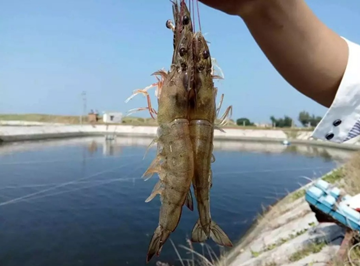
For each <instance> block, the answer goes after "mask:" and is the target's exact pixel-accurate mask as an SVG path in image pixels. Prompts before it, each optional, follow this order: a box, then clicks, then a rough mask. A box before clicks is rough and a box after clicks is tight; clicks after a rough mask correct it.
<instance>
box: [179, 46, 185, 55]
mask: <svg viewBox="0 0 360 266" xmlns="http://www.w3.org/2000/svg"><path fill="white" fill-rule="evenodd" d="M179 53H180V56H184V55H185V54H186V49H185V48H180V51H179Z"/></svg>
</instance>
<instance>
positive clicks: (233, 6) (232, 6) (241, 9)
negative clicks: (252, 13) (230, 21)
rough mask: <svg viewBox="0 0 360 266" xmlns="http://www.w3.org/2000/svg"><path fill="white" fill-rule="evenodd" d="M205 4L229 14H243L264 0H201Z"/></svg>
mask: <svg viewBox="0 0 360 266" xmlns="http://www.w3.org/2000/svg"><path fill="white" fill-rule="evenodd" d="M199 1H200V2H202V3H203V4H205V5H207V6H210V7H212V8H215V9H218V10H220V11H222V12H225V13H227V14H229V15H238V16H241V15H242V14H244V13H245V12H248V11H249V10H250V9H251V8H252V7H253V6H254V5H255V3H258V2H262V0H199Z"/></svg>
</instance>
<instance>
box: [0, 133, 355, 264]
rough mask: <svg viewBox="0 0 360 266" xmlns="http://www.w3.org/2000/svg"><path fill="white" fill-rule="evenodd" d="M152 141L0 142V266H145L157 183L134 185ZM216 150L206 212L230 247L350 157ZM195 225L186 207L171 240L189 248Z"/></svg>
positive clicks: (277, 147) (218, 145) (292, 149)
mask: <svg viewBox="0 0 360 266" xmlns="http://www.w3.org/2000/svg"><path fill="white" fill-rule="evenodd" d="M150 142H151V139H146V138H143V139H139V138H119V137H118V138H116V139H115V140H111V141H106V140H105V139H104V138H101V137H96V138H93V137H91V138H78V139H62V140H49V141H37V142H19V143H11V144H5V145H1V146H0V213H1V214H0V266H8V265H9V266H10V265H11V266H12V265H15V266H17V265H26V266H48V265H52V266H57V265H59V266H60V265H67V266H72V265H74V266H77V265H79V266H80V265H90V266H93V265H94V266H97V265H101V266H115V265H116V266H118V265H145V255H146V251H147V246H148V241H149V240H150V237H151V235H152V233H153V231H154V229H155V228H156V226H157V223H158V216H159V205H160V202H159V200H158V199H155V200H153V201H152V202H149V203H145V202H144V200H145V199H146V198H147V197H148V195H149V194H150V192H151V190H152V188H153V186H154V185H155V183H156V182H157V178H156V177H153V178H151V179H149V180H148V181H147V182H144V181H143V180H142V179H141V176H142V174H143V173H144V172H145V170H146V169H147V167H148V166H149V164H150V162H151V161H152V160H153V158H154V157H155V153H156V150H155V147H153V148H151V149H150V150H149V154H148V155H147V156H146V157H145V158H144V155H145V151H146V148H147V146H148V145H149V143H150ZM214 154H215V157H216V162H215V163H214V164H213V165H212V170H213V187H212V189H211V211H212V213H211V214H212V217H213V218H214V220H215V221H216V222H217V223H218V224H219V225H220V226H221V227H222V229H224V231H225V232H226V233H227V234H228V235H229V237H230V238H231V240H232V241H234V242H235V243H236V241H237V240H238V239H239V238H240V237H241V236H242V235H243V234H244V233H245V232H246V230H247V229H248V228H249V226H250V225H251V223H252V220H253V218H254V217H255V216H256V215H257V214H258V213H259V212H260V211H261V210H262V206H268V205H269V204H272V203H273V202H275V201H276V199H278V198H280V197H283V196H284V195H286V194H287V192H288V191H292V190H295V189H296V188H298V187H299V186H300V184H305V183H307V182H308V181H309V180H308V179H307V178H315V177H319V176H321V175H323V174H324V173H326V172H328V171H330V170H332V169H333V168H334V167H335V166H336V165H337V164H338V163H342V162H344V161H346V160H347V159H348V158H349V157H350V156H351V152H349V151H342V150H336V149H328V148H324V147H311V146H284V145H281V144H276V143H256V142H251V143H245V142H236V141H225V142H220V141H216V142H215V143H214ZM304 177H307V178H304ZM196 219H197V212H196V211H194V212H190V211H189V210H187V209H186V208H184V210H183V214H182V217H181V221H180V224H179V226H178V228H177V230H176V231H175V232H174V233H173V234H172V235H171V239H172V240H173V241H174V242H175V243H176V244H185V245H186V240H185V238H186V237H187V236H189V234H190V232H191V229H192V228H193V226H194V223H195V221H196ZM209 244H211V245H212V247H213V248H214V250H215V251H218V247H215V246H214V244H213V242H211V241H209ZM195 248H196V249H197V250H199V251H201V246H200V245H195ZM180 253H181V255H182V256H183V257H187V255H186V252H184V251H183V250H180ZM176 258H177V255H176V253H175V252H174V249H173V248H172V246H171V244H170V243H167V244H166V245H165V246H164V248H163V251H162V254H161V258H160V259H161V260H162V261H166V262H169V263H173V264H174V265H179V262H178V261H177V260H176ZM155 262H156V259H155V260H154V261H152V262H151V263H150V264H149V265H155Z"/></svg>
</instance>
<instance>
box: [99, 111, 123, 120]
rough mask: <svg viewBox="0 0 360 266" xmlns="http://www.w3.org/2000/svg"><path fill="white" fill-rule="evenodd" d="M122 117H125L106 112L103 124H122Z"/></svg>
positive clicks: (120, 114)
mask: <svg viewBox="0 0 360 266" xmlns="http://www.w3.org/2000/svg"><path fill="white" fill-rule="evenodd" d="M122 117H123V115H122V113H117V112H104V115H103V122H104V123H121V122H122Z"/></svg>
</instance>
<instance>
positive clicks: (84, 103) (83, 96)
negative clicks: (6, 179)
mask: <svg viewBox="0 0 360 266" xmlns="http://www.w3.org/2000/svg"><path fill="white" fill-rule="evenodd" d="M81 98H82V102H83V109H82V111H81V116H80V124H81V125H82V123H83V117H84V114H86V91H83V92H82V93H81Z"/></svg>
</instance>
